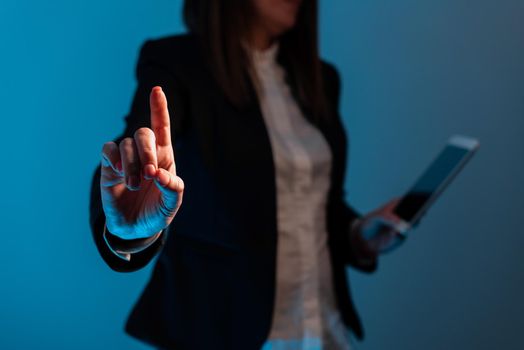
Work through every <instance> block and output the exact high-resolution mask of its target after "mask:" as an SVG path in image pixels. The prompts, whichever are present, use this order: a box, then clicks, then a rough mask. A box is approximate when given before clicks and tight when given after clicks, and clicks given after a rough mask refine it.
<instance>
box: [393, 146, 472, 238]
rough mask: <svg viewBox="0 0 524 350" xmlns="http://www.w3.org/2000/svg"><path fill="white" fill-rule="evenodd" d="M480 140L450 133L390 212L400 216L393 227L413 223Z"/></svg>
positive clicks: (401, 229) (404, 228) (399, 228)
mask: <svg viewBox="0 0 524 350" xmlns="http://www.w3.org/2000/svg"><path fill="white" fill-rule="evenodd" d="M479 146H480V144H479V141H478V140H476V139H473V138H469V137H466V136H453V137H451V138H450V139H449V140H448V143H447V145H446V146H445V147H444V149H443V150H442V151H441V152H440V154H439V155H438V156H437V157H436V158H435V160H434V161H433V162H432V163H431V164H430V166H429V167H428V168H427V169H426V170H425V171H424V173H422V175H421V176H420V177H419V178H418V180H417V182H415V184H414V185H413V186H412V187H411V189H410V190H409V191H408V192H407V193H406V194H405V195H404V196H403V197H402V199H401V200H400V202H399V203H398V204H397V206H396V207H395V208H394V210H393V212H394V213H395V214H396V215H397V216H398V217H399V218H400V222H399V223H398V224H397V225H396V227H395V229H396V230H397V231H399V232H401V233H405V232H406V231H408V230H409V229H410V228H412V227H413V226H416V225H417V223H418V222H419V221H420V219H421V217H422V216H423V215H424V214H425V213H426V212H427V210H428V209H429V208H430V206H431V205H432V204H433V203H434V202H435V200H436V199H437V198H438V197H439V195H440V194H441V193H442V192H443V191H444V190H445V189H446V187H447V186H448V185H449V184H450V183H451V182H452V180H453V179H454V178H455V177H456V176H457V175H458V173H459V172H460V171H461V170H462V169H463V168H464V166H465V165H466V163H467V162H468V161H469V160H470V159H471V158H472V157H473V155H474V154H475V152H476V151H477V149H478V148H479Z"/></svg>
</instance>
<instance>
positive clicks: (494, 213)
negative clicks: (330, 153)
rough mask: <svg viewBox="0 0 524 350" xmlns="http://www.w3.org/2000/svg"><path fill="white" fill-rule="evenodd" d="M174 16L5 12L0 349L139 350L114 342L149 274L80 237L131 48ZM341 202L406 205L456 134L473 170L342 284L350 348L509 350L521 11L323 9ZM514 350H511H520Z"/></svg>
mask: <svg viewBox="0 0 524 350" xmlns="http://www.w3.org/2000/svg"><path fill="white" fill-rule="evenodd" d="M180 7H181V1H166V0H152V1H147V2H144V1H131V0H127V1H122V0H113V1H109V2H108V1H101V0H90V1H74V2H73V1H64V0H58V1H52V2H41V1H34V0H2V3H1V4H0V45H1V54H0V101H1V105H2V111H1V112H0V115H1V123H2V129H1V130H2V135H1V137H0V147H1V150H2V155H3V156H2V157H1V159H2V163H3V164H2V168H1V169H2V170H1V171H0V183H1V184H2V196H1V200H0V215H1V222H2V225H1V228H0V230H1V234H2V235H1V237H2V243H1V247H2V251H1V253H0V348H1V349H44V348H45V349H47V348H49V349H93V348H104V349H111V348H114V349H124V348H125V349H129V350H131V349H147V348H148V347H146V346H145V345H143V344H140V343H139V342H137V341H135V340H133V339H132V338H130V337H128V336H126V335H125V334H124V333H123V324H124V321H125V318H126V316H127V313H128V311H129V309H130V307H131V306H132V304H133V303H134V301H135V300H136V298H137V297H138V295H139V294H140V293H141V290H142V288H143V286H144V284H145V282H146V280H147V278H148V276H149V273H150V267H148V268H146V269H144V270H142V271H139V272H136V273H133V274H118V273H115V272H113V271H111V270H110V269H109V268H108V267H106V266H105V265H104V263H103V262H102V260H101V259H100V258H99V256H98V253H97V252H96V249H95V247H94V244H93V242H92V239H91V234H90V231H89V227H88V193H89V186H90V179H91V175H92V171H93V169H94V167H95V166H96V164H97V163H98V161H99V152H100V149H101V146H102V144H103V143H104V142H105V141H106V140H110V139H112V138H113V137H115V136H116V135H118V134H119V133H120V132H121V131H122V128H123V116H124V115H125V114H126V112H127V110H128V108H129V106H130V102H131V97H132V94H133V92H134V88H135V86H136V85H135V84H136V83H135V80H134V66H135V63H136V58H137V54H138V49H139V47H140V45H141V43H142V42H143V41H144V40H145V39H147V38H156V37H159V36H163V35H166V34H171V33H176V32H181V31H183V30H184V28H183V25H182V23H181V15H180ZM320 22H321V47H322V53H323V56H324V57H325V58H326V59H328V60H329V61H331V62H333V63H335V64H336V65H337V67H338V68H339V71H340V73H341V75H342V78H343V86H344V90H343V104H342V114H343V116H344V122H345V126H346V128H347V130H348V132H349V134H350V138H351V150H350V170H349V172H348V177H347V182H346V183H347V189H348V199H349V201H350V202H351V203H352V204H353V205H355V206H356V207H357V208H358V209H360V210H361V211H364V212H365V211H368V210H371V209H373V208H375V207H376V206H378V205H380V204H381V203H382V202H384V201H385V200H387V199H389V198H391V197H394V196H399V195H401V194H402V193H403V192H404V191H405V190H406V189H407V188H408V186H409V185H410V184H411V183H412V182H413V181H414V180H415V178H416V176H417V175H418V174H419V173H420V172H421V171H422V170H423V168H424V167H425V166H426V165H427V163H428V162H429V160H430V159H431V158H432V157H433V156H434V155H435V154H436V153H437V152H438V151H439V150H440V148H441V146H443V144H444V142H445V141H446V139H447V137H448V136H449V135H450V134H455V133H465V134H468V135H472V136H476V137H478V138H480V140H481V142H482V148H481V151H480V152H479V154H478V155H477V156H476V157H475V158H474V159H473V161H472V163H471V164H470V165H469V166H468V167H467V168H466V169H465V171H464V172H463V173H462V174H461V175H460V177H459V178H458V179H457V181H456V182H455V183H453V185H452V186H451V187H450V189H449V191H447V192H446V193H445V194H444V195H443V197H442V198H441V199H440V200H439V201H438V202H437V204H436V205H435V207H434V208H433V209H432V210H431V212H430V213H429V215H428V216H427V217H426V218H425V219H424V221H423V224H422V225H421V226H420V227H419V229H417V230H416V231H414V232H412V234H411V237H410V239H409V240H408V242H407V243H406V244H405V246H403V247H402V249H399V250H398V251H396V252H394V253H392V254H389V255H386V256H384V257H383V258H382V259H381V261H380V268H379V271H378V272H377V273H375V274H373V275H365V274H361V273H358V272H355V271H350V274H351V278H352V289H353V292H354V298H355V301H356V304H357V306H358V308H359V310H360V313H361V315H362V318H363V321H364V324H365V327H366V330H367V339H366V340H365V341H364V342H362V343H359V346H358V349H362V350H376V349H403V350H409V349H520V348H522V347H521V345H520V341H521V334H520V333H521V332H522V326H523V325H524V322H523V317H524V316H523V315H524V303H523V301H522V295H524V262H523V259H522V247H523V246H524V233H523V232H522V217H523V211H524V184H523V179H524V157H523V155H524V137H523V136H524V134H523V133H524V2H523V1H522V0H477V1H468V0H438V1H437V0H433V1H420V0H418V1H415V0H397V1H390V0H374V1H362V0H351V1H347V0H338V1H334V0H330V1H323V2H322V4H321V21H320ZM519 345H520V346H519Z"/></svg>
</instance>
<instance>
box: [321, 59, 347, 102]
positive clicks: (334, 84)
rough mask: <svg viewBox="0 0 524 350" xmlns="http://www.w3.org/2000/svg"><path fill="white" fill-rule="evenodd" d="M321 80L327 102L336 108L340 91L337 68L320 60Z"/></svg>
mask: <svg viewBox="0 0 524 350" xmlns="http://www.w3.org/2000/svg"><path fill="white" fill-rule="evenodd" d="M321 64H322V80H323V84H324V91H325V93H326V98H327V100H328V102H329V103H330V104H331V105H332V106H333V108H334V109H335V110H338V107H339V103H340V93H341V85H342V84H341V80H340V74H339V73H338V70H337V68H336V67H335V66H334V65H333V64H331V63H329V62H326V61H322V62H321Z"/></svg>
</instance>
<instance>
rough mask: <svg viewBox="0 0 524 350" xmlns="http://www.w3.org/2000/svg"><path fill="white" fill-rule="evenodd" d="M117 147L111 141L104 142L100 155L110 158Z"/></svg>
mask: <svg viewBox="0 0 524 350" xmlns="http://www.w3.org/2000/svg"><path fill="white" fill-rule="evenodd" d="M117 148H118V147H117V145H116V143H114V142H113V141H109V142H106V143H104V145H103V146H102V154H104V155H106V156H110V155H111V154H113V153H114V151H115V150H116V149H117Z"/></svg>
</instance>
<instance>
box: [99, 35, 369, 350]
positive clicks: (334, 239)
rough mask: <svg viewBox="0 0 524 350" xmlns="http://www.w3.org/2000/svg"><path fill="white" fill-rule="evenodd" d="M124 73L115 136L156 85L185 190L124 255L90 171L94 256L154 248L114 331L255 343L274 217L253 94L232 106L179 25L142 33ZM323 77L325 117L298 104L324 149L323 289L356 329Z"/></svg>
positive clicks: (328, 79)
mask: <svg viewBox="0 0 524 350" xmlns="http://www.w3.org/2000/svg"><path fill="white" fill-rule="evenodd" d="M282 64H283V65H284V68H285V62H282ZM136 73H137V78H138V87H137V90H136V94H135V96H134V99H133V103H132V107H131V111H130V113H129V114H128V115H127V117H126V123H127V126H126V129H125V131H124V133H123V134H122V136H121V137H120V138H118V139H117V140H115V141H116V142H119V141H120V140H121V139H122V138H124V137H131V136H132V135H133V133H134V131H135V130H136V129H138V128H140V127H143V126H147V127H149V126H150V125H149V123H150V122H149V118H150V117H149V93H150V90H151V88H152V87H153V86H155V85H160V86H162V88H163V89H164V91H165V93H166V96H167V100H168V105H169V111H170V115H171V120H172V135H173V138H174V140H173V141H174V142H173V144H174V149H175V161H176V165H177V172H178V175H179V176H180V177H182V179H184V182H185V193H184V202H183V204H182V207H181V208H180V210H179V212H178V213H177V215H176V217H175V219H174V220H173V222H172V224H171V225H170V226H169V229H168V230H167V231H168V233H164V234H163V235H162V238H161V239H159V240H158V241H157V242H155V244H153V245H152V246H151V247H149V248H148V249H146V250H145V251H142V252H139V253H136V254H133V255H132V257H131V260H130V261H129V262H127V261H125V260H122V259H120V258H118V257H116V256H115V255H113V253H111V251H110V250H109V249H108V247H107V246H106V244H105V242H104V240H103V238H102V230H103V225H104V221H105V217H104V213H103V210H102V206H101V201H100V189H99V181H100V180H99V179H100V170H99V169H97V170H96V172H95V176H94V177H93V184H92V189H91V204H90V224H91V229H92V232H93V237H94V240H95V242H96V245H97V248H98V251H99V252H100V254H101V256H102V258H103V259H104V260H105V261H106V263H107V264H108V265H109V266H110V267H111V268H112V269H114V270H116V271H135V270H137V269H140V268H142V267H143V266H144V265H146V264H147V263H148V262H149V261H150V260H151V259H152V258H153V257H154V256H155V255H156V254H157V253H158V252H160V255H159V257H158V260H157V261H156V263H155V267H154V270H153V274H152V277H151V279H150V281H149V283H148V284H147V287H146V288H145V290H144V292H143V294H142V296H141V298H140V299H139V300H138V302H137V304H136V305H135V307H134V309H133V311H132V312H131V315H130V316H129V319H128V322H127V324H126V331H127V332H128V333H129V334H131V335H133V336H135V337H137V338H139V339H141V340H143V341H145V342H148V343H150V344H153V345H156V346H160V347H164V348H172V349H191V350H195V349H203V350H204V349H205V350H208V349H224V350H226V349H227V350H231V349H239V350H251V349H253V350H254V349H259V348H260V347H261V345H262V344H263V342H264V341H265V340H266V338H267V336H268V333H269V330H270V327H271V319H272V312H273V303H274V294H275V293H274V291H275V268H276V265H275V259H276V244H277V227H276V192H275V191H276V189H275V169H274V164H273V158H272V153H271V145H270V141H269V137H268V133H267V130H266V128H265V125H264V121H263V118H262V115H261V111H260V107H259V105H258V102H257V100H256V99H253V103H252V104H251V105H250V106H248V107H246V108H244V109H242V110H239V109H237V108H235V107H233V106H232V105H231V104H230V103H229V102H228V101H227V99H226V98H225V96H224V94H223V93H222V92H221V90H220V89H219V88H218V86H217V84H216V82H215V81H214V79H213V78H212V75H211V74H210V71H209V69H208V68H207V66H206V64H205V60H204V59H203V56H202V54H201V51H200V49H199V46H198V45H197V42H196V39H195V38H194V37H193V36H191V35H187V34H186V35H180V36H171V37H166V38H162V39H158V40H154V41H148V42H146V43H145V44H144V45H143V47H142V49H141V52H140V57H139V60H138V65H137V70H136ZM323 76H324V79H325V91H326V94H327V98H328V101H329V107H330V108H329V110H330V112H329V113H330V114H331V115H330V116H329V118H325V120H324V121H321V122H316V121H314V120H313V119H312V118H311V117H310V114H309V113H308V111H307V110H305V109H304V108H303V112H304V114H305V116H306V117H307V118H308V119H310V120H311V122H312V123H314V125H315V126H316V127H318V128H319V129H320V131H321V132H322V134H323V135H324V137H325V138H326V140H327V141H328V143H329V146H330V148H331V152H332V155H333V162H332V172H331V189H330V193H329V198H328V206H327V208H326V210H327V222H328V244H329V250H330V255H331V260H332V268H333V275H334V276H333V277H334V278H333V281H334V289H335V294H336V297H337V303H338V307H339V309H340V312H341V315H342V319H343V321H344V323H345V324H346V325H347V326H348V327H350V328H351V329H352V331H353V332H354V333H355V334H356V336H357V337H359V338H362V336H363V332H362V327H361V324H360V322H359V319H358V316H357V314H356V312H355V309H354V307H353V304H352V301H351V297H350V294H349V288H348V280H347V278H346V266H347V265H348V264H353V265H355V261H354V258H353V255H352V253H351V250H350V243H349V239H348V229H349V226H350V224H351V222H352V220H354V219H355V218H356V217H357V213H355V211H353V210H352V209H351V208H350V207H348V206H347V205H346V204H345V202H344V199H343V181H344V172H345V168H346V152H347V149H346V148H347V146H346V136H345V133H344V130H343V127H342V124H341V122H340V118H339V115H338V112H337V110H338V104H339V94H340V81H339V77H338V74H337V72H336V70H335V69H334V68H333V67H332V66H330V65H328V64H326V63H323ZM295 88H296V87H294V86H291V89H292V91H295V90H296V89H295ZM251 89H252V91H253V92H254V89H253V88H251ZM295 96H296V94H295ZM328 119H331V122H328V121H327V120H328ZM356 267H357V268H359V266H356ZM361 268H363V267H361ZM374 268H375V267H374V266H373V267H371V268H370V269H368V270H370V271H371V270H374Z"/></svg>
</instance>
